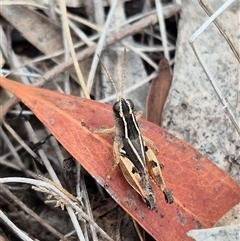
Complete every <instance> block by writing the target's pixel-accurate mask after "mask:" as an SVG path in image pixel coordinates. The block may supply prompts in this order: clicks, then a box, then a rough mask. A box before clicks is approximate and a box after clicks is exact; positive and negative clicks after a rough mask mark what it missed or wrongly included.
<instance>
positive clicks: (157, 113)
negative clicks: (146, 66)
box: [146, 59, 172, 126]
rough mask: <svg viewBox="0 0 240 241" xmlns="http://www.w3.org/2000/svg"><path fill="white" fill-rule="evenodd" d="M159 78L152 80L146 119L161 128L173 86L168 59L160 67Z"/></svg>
mask: <svg viewBox="0 0 240 241" xmlns="http://www.w3.org/2000/svg"><path fill="white" fill-rule="evenodd" d="M158 71H159V72H158V76H157V77H156V78H155V79H154V80H152V82H151V84H150V87H149V91H148V96H147V101H146V118H147V120H148V121H150V122H152V123H154V124H156V125H159V126H161V118H162V112H163V108H164V105H165V102H166V99H167V97H168V91H169V89H170V87H171V84H172V74H171V72H170V66H169V63H168V61H167V59H162V60H161V61H160V62H159V65H158Z"/></svg>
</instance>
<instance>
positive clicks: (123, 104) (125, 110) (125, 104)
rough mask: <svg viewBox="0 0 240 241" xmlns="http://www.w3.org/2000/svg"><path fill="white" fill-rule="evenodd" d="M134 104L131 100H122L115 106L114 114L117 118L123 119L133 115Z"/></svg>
mask: <svg viewBox="0 0 240 241" xmlns="http://www.w3.org/2000/svg"><path fill="white" fill-rule="evenodd" d="M133 109H134V104H133V102H132V101H131V100H130V99H124V98H120V100H119V101H117V102H116V103H115V104H114V105H113V112H114V114H115V116H116V117H123V116H128V115H131V114H133Z"/></svg>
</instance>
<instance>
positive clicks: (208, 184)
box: [0, 78, 240, 241]
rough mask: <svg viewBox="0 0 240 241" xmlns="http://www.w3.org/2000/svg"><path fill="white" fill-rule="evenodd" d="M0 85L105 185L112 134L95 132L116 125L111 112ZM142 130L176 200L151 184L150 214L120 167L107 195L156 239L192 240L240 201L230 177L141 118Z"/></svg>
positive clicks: (45, 93) (97, 105)
mask: <svg viewBox="0 0 240 241" xmlns="http://www.w3.org/2000/svg"><path fill="white" fill-rule="evenodd" d="M0 85H1V86H2V87H3V88H5V89H7V90H8V91H10V92H11V93H13V94H14V95H16V96H17V97H18V98H19V99H21V101H22V102H23V103H24V104H25V105H27V106H28V107H29V108H30V109H31V110H32V111H33V112H34V113H35V115H36V116H37V117H38V118H39V120H41V121H42V122H43V123H44V124H45V126H46V127H47V128H48V129H49V130H50V131H51V132H52V134H53V135H54V136H55V137H56V138H57V139H58V141H59V142H60V143H61V144H62V145H63V146H64V147H65V148H66V149H67V151H68V152H69V153H71V155H72V156H73V157H74V158H75V159H76V160H77V161H79V162H80V163H81V165H82V166H83V167H84V168H85V169H86V170H87V171H88V172H89V173H90V174H91V175H92V176H93V177H94V178H95V179H96V180H97V181H98V182H99V183H100V184H101V185H103V184H104V180H105V178H106V176H107V173H108V171H109V169H110V168H111V166H112V165H113V151H112V143H113V139H112V137H111V136H107V137H105V136H99V135H94V134H92V133H91V132H89V131H88V130H87V129H86V128H85V127H83V126H82V125H81V121H84V122H85V123H87V124H88V125H89V126H90V127H92V128H100V127H103V126H104V127H111V126H113V119H112V108H111V106H109V105H106V104H101V103H98V102H97V101H92V100H87V99H81V98H78V97H75V96H70V95H64V94H60V93H57V92H53V91H50V90H45V89H40V88H34V87H29V86H26V85H22V84H19V83H17V82H14V81H10V80H8V79H5V78H1V79H0ZM139 125H140V128H141V129H142V132H143V134H144V135H145V136H147V137H149V138H150V139H152V141H154V142H155V143H156V145H157V146H158V147H159V148H160V154H159V155H158V160H159V161H161V163H163V164H164V168H163V175H164V178H165V181H166V184H167V185H168V187H169V189H170V190H171V191H172V192H173V195H174V199H175V202H174V203H173V204H171V205H169V204H166V203H165V200H164V197H163V194H162V192H161V190H160V189H158V188H157V186H156V185H153V187H154V191H155V196H156V200H157V201H156V206H157V208H156V209H155V210H149V209H148V208H147V207H146V205H145V203H144V202H143V201H142V200H141V197H140V196H139V195H138V194H137V193H136V192H135V191H134V190H133V189H132V188H131V187H130V186H129V185H128V183H127V182H126V180H125V179H124V177H123V175H122V174H121V171H120V170H119V168H117V169H116V171H115V172H114V173H113V175H112V179H111V181H110V182H109V188H108V189H107V191H108V192H109V194H110V195H111V196H112V197H113V198H114V199H115V200H116V202H117V203H118V204H119V205H121V206H122V208H124V209H125V210H126V211H127V212H128V213H129V214H130V215H131V216H132V217H133V218H134V219H135V220H136V221H137V222H138V223H139V224H140V225H141V226H142V227H143V228H144V229H145V230H146V231H147V232H149V233H150V234H151V235H152V236H153V237H154V238H155V239H156V240H164V241H166V240H191V239H190V238H189V237H187V235H186V233H187V231H189V230H191V229H197V228H208V227H211V226H212V225H213V224H214V223H215V222H216V221H217V220H218V219H219V218H220V217H221V216H223V215H224V214H225V213H226V212H227V211H228V210H229V209H231V208H232V207H233V206H234V205H235V204H237V203H239V201H240V187H239V185H238V184H237V183H236V182H235V181H234V180H233V179H232V178H231V177H229V176H228V175H227V174H226V173H224V172H223V171H222V170H220V169H219V168H218V167H217V166H215V165H214V164H213V163H212V162H211V161H209V160H208V159H207V158H205V157H204V156H202V155H201V154H200V153H199V152H198V151H196V150H195V149H193V148H192V147H191V146H189V145H187V144H186V143H184V142H183V141H181V140H179V139H177V138H175V137H174V136H172V135H170V134H169V133H167V132H166V131H164V130H163V129H161V128H160V127H158V126H157V125H154V124H152V123H150V122H148V121H145V120H143V119H141V120H140V121H139Z"/></svg>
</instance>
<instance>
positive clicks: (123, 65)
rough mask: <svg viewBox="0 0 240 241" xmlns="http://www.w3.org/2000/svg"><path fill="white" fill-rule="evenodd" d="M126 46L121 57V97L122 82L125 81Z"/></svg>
mask: <svg viewBox="0 0 240 241" xmlns="http://www.w3.org/2000/svg"><path fill="white" fill-rule="evenodd" d="M126 55H127V54H126V48H124V59H123V64H122V81H121V96H122V98H123V96H124V82H125V69H126V60H127V57H126Z"/></svg>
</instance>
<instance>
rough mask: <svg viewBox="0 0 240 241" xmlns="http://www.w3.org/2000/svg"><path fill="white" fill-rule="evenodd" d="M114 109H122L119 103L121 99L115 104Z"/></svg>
mask: <svg viewBox="0 0 240 241" xmlns="http://www.w3.org/2000/svg"><path fill="white" fill-rule="evenodd" d="M113 110H114V111H117V112H119V111H120V105H119V101H117V102H116V103H115V104H114V105H113Z"/></svg>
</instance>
